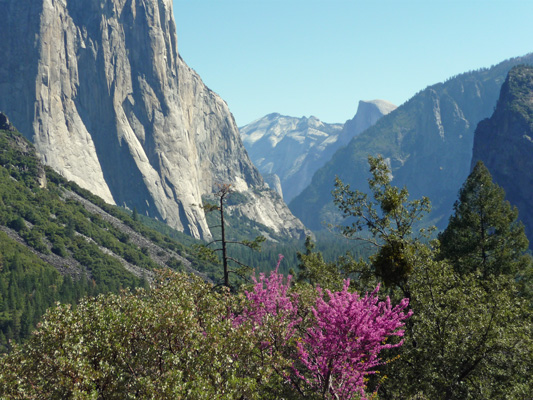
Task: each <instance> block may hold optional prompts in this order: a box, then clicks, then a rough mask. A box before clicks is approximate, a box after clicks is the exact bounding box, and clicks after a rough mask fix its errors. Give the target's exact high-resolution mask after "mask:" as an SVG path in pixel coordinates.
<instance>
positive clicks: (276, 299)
mask: <svg viewBox="0 0 533 400" xmlns="http://www.w3.org/2000/svg"><path fill="white" fill-rule="evenodd" d="M282 259H283V256H282V255H281V254H280V256H279V260H278V264H277V266H276V269H275V270H274V271H271V272H270V275H269V276H266V275H265V274H264V273H261V274H259V279H257V278H256V277H255V276H252V281H253V282H254V286H253V290H252V291H250V292H249V291H245V296H246V299H247V305H246V306H245V307H244V309H243V312H242V313H241V314H240V315H238V316H237V317H235V319H234V324H235V325H242V324H243V323H250V324H251V325H252V329H253V330H257V329H258V328H264V327H265V326H266V325H270V326H271V327H274V326H276V327H277V329H272V330H271V329H267V330H264V329H263V331H265V332H268V335H269V336H270V338H266V339H265V340H264V341H263V343H262V346H261V347H262V348H266V347H269V346H270V345H286V344H287V342H288V341H289V340H290V339H291V338H292V337H293V336H294V333H295V326H296V325H297V324H298V323H299V322H300V321H301V318H299V317H298V296H297V294H295V293H292V294H289V287H290V284H291V280H292V276H290V275H289V276H288V277H287V279H286V282H285V283H283V281H284V276H283V274H281V273H278V268H279V265H280V263H281V260H282ZM280 333H281V335H280Z"/></svg>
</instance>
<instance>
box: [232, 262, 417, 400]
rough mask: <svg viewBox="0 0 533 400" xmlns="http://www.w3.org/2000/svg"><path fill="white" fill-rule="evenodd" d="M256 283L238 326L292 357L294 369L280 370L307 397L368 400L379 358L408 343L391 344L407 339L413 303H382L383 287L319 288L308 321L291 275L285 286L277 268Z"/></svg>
mask: <svg viewBox="0 0 533 400" xmlns="http://www.w3.org/2000/svg"><path fill="white" fill-rule="evenodd" d="M280 261H281V258H280ZM278 267H279V262H278ZM253 280H254V287H253V290H252V291H250V292H246V293H245V294H246V298H247V301H248V302H247V306H246V307H245V308H244V310H243V312H242V313H241V314H240V315H239V316H237V317H235V324H236V325H242V324H245V323H249V324H252V326H253V329H255V330H256V331H257V332H258V331H262V332H263V333H264V335H262V336H261V337H262V339H261V343H260V345H259V347H260V349H261V351H265V350H268V352H269V354H272V353H273V352H275V351H280V352H283V353H284V354H285V355H289V357H292V361H291V363H290V365H289V368H285V369H284V370H283V371H282V370H278V371H277V372H278V373H280V374H281V375H282V378H283V379H284V380H285V381H286V382H290V383H291V384H292V386H293V388H294V389H296V390H297V391H298V392H299V393H300V394H302V395H304V396H305V395H306V394H308V393H314V394H319V396H320V397H321V398H325V399H342V400H344V399H354V398H363V399H364V398H366V394H365V389H366V381H367V379H368V375H371V374H375V373H376V369H377V367H379V366H380V365H381V364H383V361H382V360H381V359H380V358H379V353H380V352H381V351H382V350H384V349H390V348H394V347H399V346H401V345H402V343H403V341H402V340H400V341H398V342H397V343H389V340H388V339H389V337H391V336H398V337H401V336H403V333H404V331H403V330H402V329H401V328H402V327H403V325H404V323H403V321H404V320H405V319H407V318H409V316H410V315H411V314H412V312H411V311H409V312H406V308H407V306H408V299H403V300H402V301H401V302H400V304H399V305H397V306H395V307H393V306H392V304H391V302H390V299H389V298H387V299H386V300H385V301H381V302H380V301H379V299H378V295H377V293H378V291H379V286H378V287H377V288H376V289H375V290H374V291H373V292H372V293H371V294H368V293H367V294H366V295H365V296H364V297H361V296H359V294H357V293H350V292H349V291H348V289H349V286H350V282H349V280H347V281H345V283H344V287H343V289H342V291H340V292H335V293H332V292H330V291H326V294H327V295H326V296H325V295H324V293H323V291H322V290H321V289H320V288H317V294H318V296H317V298H316V302H315V305H314V306H313V307H311V309H310V313H305V312H304V310H300V311H301V314H308V316H310V317H311V318H305V320H303V319H302V318H301V317H299V315H298V296H297V295H296V294H294V293H292V294H291V293H290V292H289V287H290V282H291V277H290V276H289V277H288V279H287V280H286V282H285V283H284V282H283V281H284V277H283V275H282V274H280V273H278V268H276V270H274V271H272V272H271V273H270V275H269V276H268V277H267V276H266V275H265V274H261V275H260V276H259V279H256V278H255V277H254V278H253ZM265 328H266V329H265ZM290 347H295V349H293V350H294V351H291V349H290ZM285 366H287V365H285Z"/></svg>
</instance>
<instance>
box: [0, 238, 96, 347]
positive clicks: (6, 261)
mask: <svg viewBox="0 0 533 400" xmlns="http://www.w3.org/2000/svg"><path fill="white" fill-rule="evenodd" d="M0 255H1V256H0V257H1V258H0V353H3V352H6V351H8V350H9V349H10V347H11V345H10V344H9V343H8V341H9V340H13V341H15V342H17V341H20V340H23V339H25V338H27V337H28V336H29V334H30V333H31V331H32V330H33V328H34V327H35V325H36V323H37V322H38V321H39V319H40V317H41V315H43V314H44V312H45V311H46V309H47V308H49V307H51V306H52V305H53V304H54V303H55V302H56V301H61V302H66V303H73V302H74V301H76V300H77V299H79V298H80V297H82V296H86V295H89V294H93V293H94V291H93V290H92V288H91V286H90V285H89V284H88V282H87V281H86V280H85V279H77V280H76V281H73V280H72V279H71V278H70V277H62V276H61V275H60V274H59V273H58V272H57V270H56V269H55V268H54V267H52V266H50V265H48V264H46V263H44V262H42V261H41V260H40V259H39V258H38V257H36V256H35V255H33V254H31V253H30V252H28V251H27V249H26V248H25V247H24V246H22V245H20V244H19V243H16V242H15V241H13V240H12V239H10V238H9V237H8V236H7V235H6V234H5V233H4V232H0Z"/></svg>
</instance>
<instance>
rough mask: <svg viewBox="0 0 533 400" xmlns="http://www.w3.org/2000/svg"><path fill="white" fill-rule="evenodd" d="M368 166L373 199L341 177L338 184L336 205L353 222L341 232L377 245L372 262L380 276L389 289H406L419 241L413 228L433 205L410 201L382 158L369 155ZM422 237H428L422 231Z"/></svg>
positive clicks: (426, 199)
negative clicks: (415, 245) (412, 256)
mask: <svg viewBox="0 0 533 400" xmlns="http://www.w3.org/2000/svg"><path fill="white" fill-rule="evenodd" d="M368 163H369V165H370V173H371V178H370V179H369V180H368V183H369V187H370V191H371V193H372V197H373V199H369V196H368V195H367V194H366V193H363V192H360V191H358V190H356V191H352V190H350V185H345V184H344V183H343V182H342V181H341V180H340V179H339V178H337V179H336V181H335V190H334V191H333V197H334V203H335V205H337V206H338V207H339V208H340V210H341V211H342V213H343V216H344V217H345V218H348V217H349V218H351V219H350V220H349V221H352V223H351V225H349V226H341V227H339V229H340V231H341V233H342V235H344V236H346V237H353V238H355V239H358V240H361V241H365V242H368V243H370V244H372V245H374V246H376V247H377V248H378V252H377V254H376V255H375V256H373V257H372V258H371V259H372V265H373V267H374V270H375V272H376V274H377V276H378V277H380V278H381V279H382V280H383V282H384V283H385V284H386V285H387V286H395V285H399V286H403V285H404V284H405V282H406V281H407V279H408V277H409V274H410V273H411V272H412V266H411V264H410V261H409V257H410V256H411V255H412V254H413V252H414V250H413V245H414V244H416V243H417V242H418V241H419V238H413V236H412V234H413V225H414V224H415V223H416V222H417V221H419V220H420V219H422V217H423V216H424V215H425V214H427V213H428V212H429V211H430V209H431V206H430V202H429V199H428V198H427V197H423V198H422V199H421V200H409V193H408V192H407V189H406V188H405V187H404V188H402V189H399V188H397V187H395V186H392V185H391V173H390V169H389V168H388V167H387V165H386V163H385V161H384V160H383V158H382V157H381V156H379V157H376V158H374V157H371V156H369V157H368ZM368 234H370V236H369V235H368ZM420 234H421V237H424V234H423V232H422V231H421V232H420Z"/></svg>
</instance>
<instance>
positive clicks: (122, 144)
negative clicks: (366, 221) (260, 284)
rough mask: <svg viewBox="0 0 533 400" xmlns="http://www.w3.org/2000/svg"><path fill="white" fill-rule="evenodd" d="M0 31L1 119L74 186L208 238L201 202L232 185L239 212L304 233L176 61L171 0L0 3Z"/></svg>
mask: <svg viewBox="0 0 533 400" xmlns="http://www.w3.org/2000/svg"><path fill="white" fill-rule="evenodd" d="M0 25H1V26H2V29H1V30H0V53H1V54H3V59H4V60H5V61H4V62H2V63H1V64H0V110H2V111H4V112H5V113H6V114H7V115H8V116H9V117H10V119H11V120H12V122H13V123H14V124H15V125H16V126H17V127H18V128H19V130H20V131H21V132H22V133H23V134H24V135H25V136H26V137H28V138H29V139H30V140H32V141H33V143H34V144H35V146H36V148H37V150H38V152H39V153H40V155H41V157H42V159H43V161H44V162H45V163H46V164H48V165H49V166H51V167H53V168H54V169H55V170H57V171H58V172H60V173H61V174H62V175H63V176H65V177H66V178H67V179H70V180H73V181H75V182H77V183H78V184H79V185H80V186H82V187H84V188H87V189H89V190H91V191H92V192H94V193H95V194H97V195H99V196H100V197H102V198H103V199H104V200H105V201H107V202H109V203H115V204H118V205H124V206H127V207H129V208H131V209H133V208H134V207H135V208H136V209H137V210H138V212H140V213H144V214H147V215H150V216H152V217H156V218H158V219H160V220H162V221H165V222H167V223H168V224H169V225H171V226H173V227H175V228H177V229H178V230H180V231H183V232H186V233H188V234H190V235H192V236H194V237H202V238H208V237H210V231H209V227H208V226H207V223H206V219H205V215H204V212H203V209H202V208H201V207H200V205H201V203H202V196H203V195H207V194H209V193H211V192H212V191H213V189H214V188H215V187H216V184H217V183H231V184H232V185H233V187H234V188H235V189H236V190H237V191H240V192H244V193H249V195H248V196H247V199H248V203H247V204H246V206H245V207H243V208H242V213H243V215H245V216H247V217H249V218H250V219H252V220H255V219H256V215H263V216H264V217H262V218H261V221H260V222H261V223H262V224H264V225H266V226H267V227H269V228H271V229H272V230H273V231H275V232H276V233H279V234H282V235H283V234H286V235H291V236H298V237H300V236H303V235H304V234H305V228H304V226H303V225H302V223H301V222H300V221H299V220H298V219H297V218H295V217H294V216H293V215H292V214H291V213H290V211H289V210H288V208H287V207H286V206H285V205H284V204H283V203H282V202H281V201H280V199H279V197H277V196H275V195H271V194H269V193H268V191H266V185H265V183H264V181H263V179H262V177H261V175H260V174H259V172H258V171H257V169H256V168H255V167H254V166H253V164H252V163H251V161H250V160H249V158H248V156H247V153H246V150H245V148H244V146H243V145H242V141H241V138H240V136H239V133H238V129H237V127H236V125H235V121H234V119H233V116H232V115H231V113H230V112H229V110H228V107H227V105H226V103H225V102H224V101H223V100H222V99H221V98H220V97H219V96H218V95H216V94H215V93H214V92H212V91H211V90H209V89H208V88H207V87H206V86H205V85H204V84H203V82H202V80H201V79H200V77H199V76H198V75H197V74H196V73H195V72H194V71H193V70H192V69H190V68H189V67H188V66H187V65H186V64H185V62H184V61H183V60H182V59H181V58H180V56H179V54H178V47H177V37H176V28H175V23H174V20H173V14H172V1H171V0H143V1H138V0H80V1H68V2H67V1H65V0H39V1H34V0H0ZM266 210H269V211H268V215H267V212H266Z"/></svg>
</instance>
